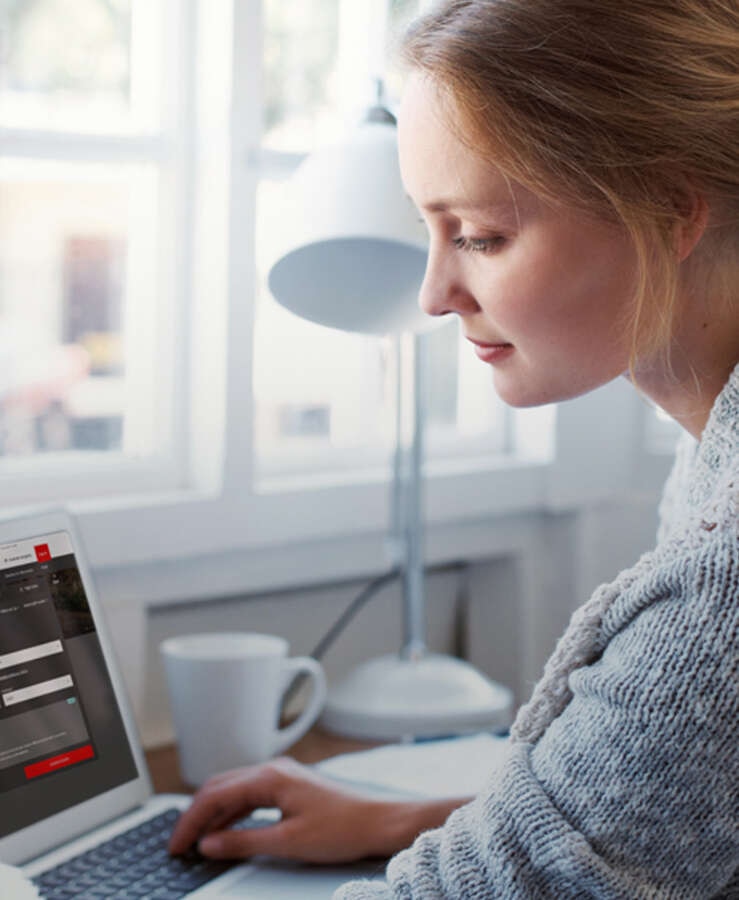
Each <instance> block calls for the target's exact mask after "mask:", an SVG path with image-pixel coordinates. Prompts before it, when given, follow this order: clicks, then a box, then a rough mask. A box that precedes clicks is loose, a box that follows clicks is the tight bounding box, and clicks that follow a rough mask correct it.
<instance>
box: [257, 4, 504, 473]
mask: <svg viewBox="0 0 739 900" xmlns="http://www.w3.org/2000/svg"><path fill="white" fill-rule="evenodd" d="M423 5H424V3H423V0H306V2H301V3H286V2H284V0H265V30H266V33H265V96H266V106H265V110H264V114H263V122H264V138H263V145H264V146H265V147H267V148H269V149H276V150H282V151H291V152H300V153H305V152H310V151H311V150H312V149H313V148H314V147H316V146H318V145H321V144H325V143H328V142H329V141H331V140H332V139H335V138H336V137H337V136H338V135H339V134H340V133H341V131H342V130H344V129H345V128H346V126H347V124H351V123H353V122H356V121H357V119H358V114H359V113H360V112H361V110H362V108H363V107H366V106H367V105H369V104H371V103H372V102H374V99H375V96H374V93H373V91H374V82H373V79H372V77H371V76H372V75H373V74H374V75H377V74H378V73H379V74H382V75H383V77H384V79H385V81H386V83H387V86H388V91H387V97H388V102H389V103H390V105H391V106H392V105H393V103H394V101H396V100H397V98H398V96H399V93H400V85H401V79H400V73H399V71H398V70H397V68H396V66H395V58H396V57H395V50H396V47H395V45H396V43H397V39H398V38H399V36H400V35H401V34H402V32H403V31H404V30H405V28H406V26H407V24H408V22H409V21H410V20H411V19H412V18H413V17H414V16H415V15H417V14H418V12H419V11H420V10H421V9H422V7H423ZM386 51H387V60H386V62H384V63H383V62H382V56H383V54H384V53H385V52H386ZM378 61H379V65H378ZM286 188H287V189H289V185H285V186H282V185H279V184H276V183H275V182H273V181H271V180H269V178H268V177H265V178H263V179H262V181H261V182H260V185H259V189H258V197H257V268H258V272H259V275H260V281H261V282H262V285H263V284H264V282H265V278H266V274H267V270H268V266H269V264H270V261H271V260H272V259H274V255H275V251H276V247H277V246H278V243H279V232H280V222H279V219H278V218H277V217H276V216H278V215H279V210H280V208H281V206H282V204H281V202H280V191H281V190H284V189H286ZM255 336H256V341H255V372H254V391H255V408H256V415H257V420H256V430H255V445H256V455H257V465H258V468H259V469H260V472H261V474H262V475H265V474H267V473H273V474H274V473H276V472H278V471H282V472H290V471H293V470H294V471H303V472H305V471H315V470H316V469H319V470H320V469H321V468H324V469H325V468H327V467H330V468H334V469H335V468H336V466H337V465H340V464H341V462H340V459H341V453H342V451H347V453H346V464H347V465H348V466H353V467H357V466H361V465H362V462H363V460H364V461H365V462H370V463H371V462H375V463H376V462H377V461H378V460H379V459H380V456H381V454H382V453H383V452H385V451H388V452H389V451H390V449H391V446H392V443H393V441H394V429H395V412H394V410H395V383H396V382H395V357H394V350H393V347H392V344H391V343H390V342H389V341H386V342H383V341H380V340H378V339H376V338H370V337H363V336H357V335H349V334H344V333H341V332H338V331H332V330H330V329H325V328H321V327H319V326H316V325H313V324H311V323H308V322H305V321H302V320H300V319H298V318H297V317H296V316H293V315H291V314H290V313H287V312H285V311H284V310H282V309H281V308H280V307H278V306H277V304H276V303H275V301H274V300H273V299H272V297H271V296H270V295H269V292H268V291H267V289H266V287H262V288H261V290H260V293H259V299H258V306H257V314H256V323H255ZM462 343H463V339H462V337H461V335H460V330H459V327H458V325H457V324H456V323H451V324H447V325H445V326H444V327H442V328H440V329H439V330H438V331H436V332H434V333H433V334H432V335H431V336H430V337H429V345H430V346H429V352H430V363H429V366H428V383H427V386H426V390H427V410H428V417H427V424H428V431H427V433H428V453H429V455H430V456H432V457H433V456H447V455H449V456H456V457H458V456H459V455H460V454H464V453H465V452H468V453H470V454H475V455H477V454H483V455H487V456H489V455H490V454H491V453H496V452H508V451H511V450H512V449H514V447H513V441H514V433H515V422H514V420H513V418H512V416H511V415H510V414H509V412H508V411H506V410H505V408H504V407H503V405H502V404H501V402H500V401H499V400H498V398H497V397H496V395H495V393H494V391H493V387H492V379H491V375H490V370H489V368H488V367H487V366H484V365H483V364H481V363H480V361H479V360H478V359H477V358H476V357H475V356H474V354H473V353H471V352H470V348H469V346H468V345H467V344H466V342H464V346H462ZM460 439H461V442H460Z"/></svg>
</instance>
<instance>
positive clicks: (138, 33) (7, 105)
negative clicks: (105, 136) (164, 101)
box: [0, 0, 162, 131]
mask: <svg viewBox="0 0 739 900" xmlns="http://www.w3.org/2000/svg"><path fill="white" fill-rule="evenodd" d="M161 14H162V0H74V3H69V2H68V0H35V2H32V3H31V2H7V3H0V120H2V122H3V124H4V125H5V126H11V127H24V128H43V129H54V130H62V131H69V130H74V131H112V130H120V129H131V128H136V129H145V128H152V127H154V126H155V125H156V120H157V114H158V110H159V106H160V96H159V85H160V83H161Z"/></svg>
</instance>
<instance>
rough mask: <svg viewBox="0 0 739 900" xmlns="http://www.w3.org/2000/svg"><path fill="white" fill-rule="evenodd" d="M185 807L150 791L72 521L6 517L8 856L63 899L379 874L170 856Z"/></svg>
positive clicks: (236, 891)
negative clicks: (171, 840) (170, 844)
mask: <svg viewBox="0 0 739 900" xmlns="http://www.w3.org/2000/svg"><path fill="white" fill-rule="evenodd" d="M189 802H190V798H189V797H188V796H187V795H180V794H168V795H154V793H153V791H152V787H151V783H150V779H149V774H148V772H147V768H146V762H145V759H144V753H143V748H142V746H141V743H140V740H139V738H138V736H137V732H136V728H135V724H134V720H133V717H132V714H131V710H130V707H129V704H128V702H127V699H126V696H125V691H124V687H123V683H122V680H121V677H120V674H119V672H118V670H117V667H116V665H115V661H114V658H113V653H112V648H111V644H110V641H109V638H108V636H107V634H106V631H105V623H104V621H103V616H102V612H101V608H100V605H99V602H98V600H97V597H96V595H95V590H94V585H93V582H92V579H91V576H90V571H89V568H88V566H87V565H86V562H85V559H84V553H83V549H82V545H81V542H80V539H79V535H78V534H77V532H76V529H75V526H74V522H73V521H72V518H71V516H70V515H69V514H68V513H66V512H65V511H61V510H52V511H45V512H39V513H35V514H33V515H29V516H26V517H24V518H14V519H7V520H0V809H2V815H1V816H0V861H2V862H4V863H9V864H11V865H15V866H19V867H20V868H21V869H22V871H23V872H24V873H25V875H26V876H27V877H29V878H31V879H33V880H34V882H35V883H36V885H37V886H38V888H39V891H40V893H41V895H42V896H45V897H49V898H54V900H62V898H64V900H66V898H68V897H84V898H85V900H94V898H96V897H125V898H134V897H156V898H163V900H176V898H177V897H196V898H211V897H242V898H254V900H282V898H284V900H288V898H302V900H311V898H316V900H317V898H329V897H330V896H331V894H332V893H333V891H334V890H335V889H336V888H337V887H338V886H339V885H340V884H343V883H344V882H345V881H348V880H350V879H352V878H357V877H369V878H381V877H382V872H383V869H384V866H383V864H382V863H381V862H374V863H367V864H359V865H356V866H337V867H312V866H303V865H296V864H290V863H280V862H279V861H270V860H266V859H262V860H253V861H251V862H249V863H241V864H235V865H233V864H223V863H212V862H209V861H207V860H204V859H203V858H202V857H198V856H197V854H196V853H195V852H193V853H192V854H191V855H190V856H189V857H185V858H181V859H178V860H171V858H170V857H169V856H168V854H167V852H166V841H167V838H168V835H169V833H170V831H171V828H172V825H173V823H174V821H176V818H177V816H178V814H179V811H180V810H182V809H184V808H185V807H186V806H187V805H188V804H189ZM258 824H259V822H258V817H257V821H254V822H247V823H244V825H243V827H249V826H250V825H258ZM142 848H144V849H143V850H142ZM142 855H143V858H144V862H143V863H141V864H140V865H139V863H138V862H137V860H138V858H139V857H140V856H142ZM155 864H156V866H155ZM108 871H112V872H113V876H112V877H109V876H108V874H106V873H107V872H108ZM116 879H117V880H116ZM0 895H2V885H0Z"/></svg>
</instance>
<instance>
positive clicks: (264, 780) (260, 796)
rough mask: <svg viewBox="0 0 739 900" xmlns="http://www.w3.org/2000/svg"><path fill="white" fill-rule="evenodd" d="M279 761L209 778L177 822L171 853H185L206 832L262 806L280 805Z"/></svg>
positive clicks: (218, 828)
mask: <svg viewBox="0 0 739 900" xmlns="http://www.w3.org/2000/svg"><path fill="white" fill-rule="evenodd" d="M278 763H279V761H276V762H275V763H271V764H268V765H265V766H258V767H254V768H246V769H234V770H231V771H230V772H224V773H223V774H221V775H217V776H216V777H215V778H212V779H210V780H209V781H207V782H206V783H205V784H204V785H203V787H202V788H201V789H200V790H199V791H198V793H197V794H196V795H195V797H194V798H193V802H192V804H191V805H190V807H189V808H188V809H186V810H185V811H184V812H183V813H182V815H181V816H180V818H179V820H178V822H177V824H176V825H175V828H174V831H173V832H172V837H171V838H170V841H169V852H170V853H174V854H177V853H185V852H186V851H187V850H189V849H190V847H192V846H193V844H195V843H196V842H197V841H199V840H200V838H201V837H203V836H204V835H205V834H208V833H209V832H211V831H216V830H220V829H222V828H223V827H224V826H225V825H228V824H230V823H231V822H234V821H235V820H236V819H239V818H241V817H243V816H246V815H248V814H249V813H251V812H253V811H254V810H255V809H257V808H259V807H273V806H280V803H279V802H278V795H279V785H280V782H281V767H280V765H279V764H278Z"/></svg>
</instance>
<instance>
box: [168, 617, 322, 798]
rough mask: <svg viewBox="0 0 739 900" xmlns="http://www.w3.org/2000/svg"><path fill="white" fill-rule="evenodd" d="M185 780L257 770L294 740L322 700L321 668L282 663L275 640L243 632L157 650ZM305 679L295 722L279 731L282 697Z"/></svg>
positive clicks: (193, 638)
mask: <svg viewBox="0 0 739 900" xmlns="http://www.w3.org/2000/svg"><path fill="white" fill-rule="evenodd" d="M160 649H161V653H162V659H163V661H164V669H165V673H166V677H167V685H168V687H169V697H170V702H171V707H172V715H173V719H174V726H175V732H176V737H177V744H178V750H179V757H180V769H181V772H182V777H183V778H184V780H185V781H186V782H187V783H188V784H191V785H194V786H197V785H201V784H202V783H203V782H204V781H206V780H207V779H208V778H209V777H210V776H211V775H215V774H216V773H217V772H222V771H224V770H226V769H233V768H236V767H237V766H245V765H252V764H254V763H260V762H264V761H265V760H267V759H270V757H272V756H275V755H276V754H278V753H281V752H282V751H283V750H285V749H287V747H289V746H290V745H291V744H293V743H295V741H297V740H298V739H299V738H301V737H302V736H303V735H304V734H305V732H306V731H307V730H308V729H309V728H310V727H311V725H312V724H313V723H314V722H315V720H316V719H317V718H318V716H319V714H320V712H321V709H322V708H323V704H324V701H325V699H326V678H325V675H324V673H323V669H322V668H321V665H320V663H318V662H316V660H314V659H311V658H310V657H307V656H296V657H292V658H290V657H288V655H287V654H288V643H287V641H286V640H284V639H283V638H281V637H276V636H275V635H269V634H254V633H250V632H243V633H240V632H235V633H227V634H220V633H210V634H193V635H186V636H182V637H174V638H169V639H167V640H165V641H163V642H162V644H161V648H160ZM300 672H305V673H306V674H307V675H309V676H310V678H311V679H312V681H313V690H312V692H311V696H310V700H309V701H308V703H307V705H306V707H305V709H304V710H303V711H302V713H301V714H300V715H299V716H298V718H297V719H296V720H295V721H294V722H292V723H291V724H290V725H288V726H287V727H286V728H280V727H279V717H280V706H281V700H282V696H283V694H284V692H285V690H286V689H287V687H288V685H289V684H290V683H291V682H292V680H293V678H294V677H295V676H296V675H297V674H298V673H300Z"/></svg>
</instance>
